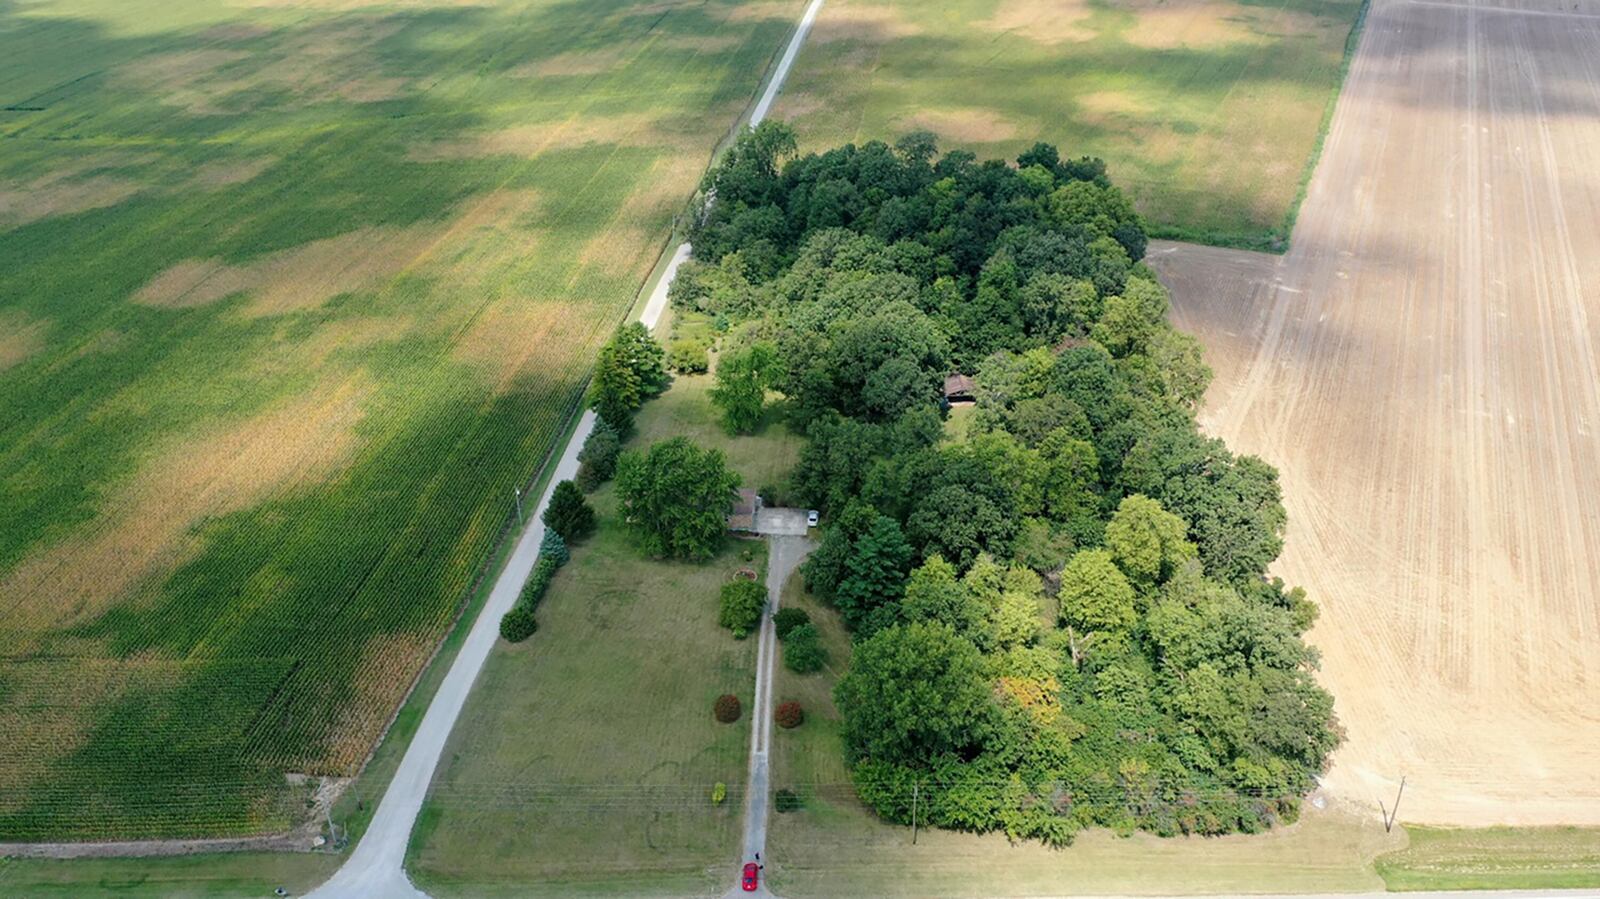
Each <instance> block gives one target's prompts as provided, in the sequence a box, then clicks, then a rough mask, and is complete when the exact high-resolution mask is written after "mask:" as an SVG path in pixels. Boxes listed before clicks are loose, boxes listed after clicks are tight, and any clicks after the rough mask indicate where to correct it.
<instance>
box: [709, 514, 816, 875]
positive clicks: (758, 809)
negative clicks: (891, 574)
mask: <svg viewBox="0 0 1600 899" xmlns="http://www.w3.org/2000/svg"><path fill="white" fill-rule="evenodd" d="M771 511H781V510H776V509H775V510H771ZM801 520H802V522H803V521H804V519H801ZM767 545H768V547H769V548H770V551H769V552H768V554H767V611H766V614H765V615H764V616H763V617H762V619H761V635H760V638H759V642H758V643H757V645H756V699H755V703H754V704H753V705H754V708H752V709H751V712H750V771H749V774H748V775H747V777H746V780H745V783H746V790H745V804H744V851H743V854H741V855H740V856H739V868H738V869H736V870H735V871H734V872H733V875H734V885H733V888H732V889H730V890H728V894H727V895H728V896H729V897H739V896H749V895H751V894H750V893H746V892H744V891H743V890H742V889H741V888H740V886H739V882H738V881H739V874H740V871H741V870H742V869H743V867H744V864H745V863H746V862H749V861H753V860H754V859H756V858H757V857H760V858H761V859H762V861H763V862H765V861H766V848H767V816H768V814H769V813H770V805H769V800H770V799H771V796H772V779H771V774H770V771H769V769H768V765H767V758H768V754H769V753H770V751H771V749H772V674H773V668H774V665H775V661H776V659H777V655H778V635H777V632H776V631H775V629H774V628H773V624H772V616H773V615H774V614H776V613H777V611H778V602H779V599H780V598H781V597H782V595H783V585H784V583H785V582H786V581H788V580H789V576H790V575H791V574H793V573H794V570H795V568H797V567H799V565H800V563H801V562H802V561H804V560H805V557H806V556H808V555H810V554H811V550H813V549H815V548H816V544H815V543H813V542H812V541H811V540H810V539H809V538H807V537H805V536H797V535H794V534H774V535H772V536H769V537H768V538H767ZM756 895H759V896H770V895H772V894H771V893H768V892H767V889H766V882H765V880H764V879H763V881H762V885H761V890H760V891H759V893H757V894H756Z"/></svg>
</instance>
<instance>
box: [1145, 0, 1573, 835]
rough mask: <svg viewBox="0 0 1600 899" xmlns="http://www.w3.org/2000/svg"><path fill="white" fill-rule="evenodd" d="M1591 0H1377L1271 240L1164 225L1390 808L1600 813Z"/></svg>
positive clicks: (1170, 276) (1358, 774)
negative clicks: (1191, 233) (1268, 479)
mask: <svg viewBox="0 0 1600 899" xmlns="http://www.w3.org/2000/svg"><path fill="white" fill-rule="evenodd" d="M1597 60H1600V3H1596V2H1595V0H1578V2H1577V4H1576V8H1575V7H1574V2H1573V0H1562V2H1552V0H1521V2H1519V0H1508V2H1505V3H1503V4H1501V5H1498V6H1470V5H1466V4H1456V3H1449V2H1432V0H1428V2H1421V0H1374V3H1373V7H1372V10H1371V13H1370V15H1369V18H1368V20H1367V25H1366V31H1365V34H1364V36H1363V38H1362V41H1361V45H1360V48H1359V50H1358V52H1357V55H1356V57H1355V61H1354V64H1353V67H1352V70H1351V73H1350V78H1349V81H1348V82H1347V84H1346V87H1345V92H1344V95H1343V96H1342V98H1341V100H1340V104H1339V109H1338V112H1337V114H1336V115H1335V118H1334V122H1333V126H1332V130H1331V132H1330V134H1329V136H1328V141H1327V145H1326V151H1325V154H1324V157H1323V160H1322V163H1321V165H1320V167H1319V168H1318V170H1317V173H1316V176H1315V178H1314V180H1313V182H1312V186H1311V190H1310V193H1309V196H1308V198H1307V201H1306V203H1305V206H1304V207H1303V209H1302V211H1301V215H1300V219H1299V225H1298V227H1297V228H1296V230H1295V233H1294V239H1293V249H1292V250H1291V252H1290V253H1289V254H1288V255H1287V256H1286V257H1283V258H1281V259H1279V258H1274V257H1266V256H1258V255H1255V254H1250V253H1239V252H1233V251H1226V250H1215V249H1208V248H1196V247H1187V246H1182V245H1173V244H1157V245H1156V246H1154V247H1152V252H1151V262H1152V264H1153V265H1155V266H1156V267H1157V269H1158V270H1159V271H1160V272H1161V273H1162V275H1163V277H1164V278H1165V279H1166V280H1167V281H1168V283H1169V284H1170V286H1171V287H1172V288H1173V292H1174V305H1175V313H1174V314H1175V318H1176V320H1177V322H1178V324H1179V325H1180V327H1182V328H1184V329H1185V330H1187V331H1190V332H1192V333H1196V334H1198V335H1199V336H1200V337H1201V338H1202V339H1203V340H1204V341H1205V343H1206V347H1207V350H1208V354H1209V357H1210V359H1211V361H1212V364H1213V365H1214V367H1215V368H1216V369H1217V375H1218V377H1217V380H1216V382H1215V384H1214V386H1213V387H1212V389H1211V392H1210V394H1209V395H1208V396H1207V402H1206V409H1205V412H1204V414H1203V415H1202V423H1203V424H1204V426H1205V427H1206V428H1207V430H1209V431H1210V432H1212V433H1215V434H1218V435H1220V436H1223V437H1225V438H1227V439H1228V441H1229V442H1230V443H1231V444H1232V445H1233V446H1234V447H1235V448H1237V449H1239V450H1243V451H1246V452H1252V453H1257V454H1259V455H1261V456H1263V457H1264V458H1266V459H1267V460H1269V461H1270V462H1272V463H1274V464H1276V465H1277V466H1279V468H1280V469H1281V470H1282V472H1283V479H1284V487H1285V494H1286V502H1287V505H1288V507H1289V516H1290V525H1289V527H1290V532H1289V538H1288V544H1287V547H1286V549H1285V552H1284V554H1283V557H1282V559H1281V560H1280V562H1279V563H1278V565H1277V567H1276V571H1277V572H1278V573H1279V574H1281V575H1283V576H1284V577H1285V578H1286V579H1288V580H1290V581H1292V582H1295V583H1299V584H1302V585H1304V586H1305V587H1306V588H1307V589H1308V590H1310V592H1311V593H1312V595H1313V597H1314V598H1315V599H1316V600H1317V601H1318V603H1319V604H1320V605H1321V607H1322V619H1321V622H1320V623H1319V624H1318V625H1317V627H1316V629H1315V630H1314V631H1313V633H1312V638H1313V642H1314V643H1315V644H1316V645H1317V646H1318V647H1319V648H1320V649H1321V650H1322V652H1323V654H1324V667H1325V681H1326V683H1327V684H1328V686H1329V687H1330V688H1331V689H1332V691H1333V693H1334V696H1335V697H1336V700H1337V708H1338V712H1339V715H1340V717H1341V718H1342V720H1343V721H1344V723H1345V725H1346V727H1347V728H1348V731H1349V740H1348V743H1347V745H1346V746H1345V748H1344V749H1343V750H1341V751H1340V753H1339V754H1338V756H1337V759H1336V763H1335V767H1334V769H1333V771H1332V772H1331V774H1330V776H1329V779H1328V785H1329V787H1330V788H1331V789H1332V791H1333V792H1335V793H1336V794H1340V795H1344V796H1347V797H1351V798H1354V799H1357V800H1362V801H1375V800H1377V799H1378V798H1380V797H1381V798H1385V799H1388V798H1389V797H1392V795H1393V792H1394V784H1395V782H1396V781H1398V780H1399V778H1400V777H1401V776H1402V775H1405V776H1406V778H1407V786H1406V794H1405V801H1404V804H1403V805H1402V807H1401V810H1400V817H1401V819H1402V820H1409V821H1424V822H1436V823H1455V824H1487V823H1493V822H1507V823H1540V824H1546V823H1574V824H1577V823H1582V824H1600V802H1597V801H1596V797H1597V796H1600V702H1597V697H1600V358H1597V357H1600V350H1597V347H1600V64H1597V62H1596V61H1597Z"/></svg>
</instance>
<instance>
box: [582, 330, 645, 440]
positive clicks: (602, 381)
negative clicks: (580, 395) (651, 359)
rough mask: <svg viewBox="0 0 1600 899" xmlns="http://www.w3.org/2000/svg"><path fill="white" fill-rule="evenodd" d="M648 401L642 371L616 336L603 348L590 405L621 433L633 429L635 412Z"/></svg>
mask: <svg viewBox="0 0 1600 899" xmlns="http://www.w3.org/2000/svg"><path fill="white" fill-rule="evenodd" d="M642 402H644V386H643V383H642V382H641V381H640V379H639V373H638V372H637V371H635V370H634V368H633V366H632V365H631V364H630V363H629V360H628V356H627V348H626V347H625V346H623V345H621V344H619V343H618V342H617V341H616V340H612V341H611V342H609V343H607V344H606V345H605V346H603V347H601V348H600V355H599V358H598V359H596V361H595V366H594V377H593V378H592V379H591V380H590V381H589V406H590V408H592V409H594V411H595V414H596V415H598V416H599V417H600V420H601V421H603V422H605V423H606V425H607V426H609V427H610V428H611V429H612V430H613V431H615V432H616V433H618V434H629V433H632V432H633V413H634V410H636V409H638V408H639V404H640V403H642Z"/></svg>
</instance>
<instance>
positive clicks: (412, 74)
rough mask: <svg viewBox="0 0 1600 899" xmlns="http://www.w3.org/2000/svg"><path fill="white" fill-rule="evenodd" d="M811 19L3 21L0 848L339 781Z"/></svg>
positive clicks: (63, 10) (342, 13) (570, 8)
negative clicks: (322, 780)
mask: <svg viewBox="0 0 1600 899" xmlns="http://www.w3.org/2000/svg"><path fill="white" fill-rule="evenodd" d="M798 7H799V2H798V0H793V2H789V3H785V4H774V5H772V10H773V11H774V15H771V16H744V15H736V13H738V12H739V11H740V10H742V9H744V7H743V6H742V5H740V4H738V3H736V2H734V0H712V2H709V3H705V2H699V0H668V2H661V3H656V4H653V5H651V6H649V7H644V6H641V5H637V4H632V3H627V2H624V0H597V2H592V3H581V4H575V3H568V2H562V0H510V2H501V3H493V4H488V3H483V4H480V3H461V2H452V0H394V2H384V0H362V2H349V0H328V2H315V3H304V2H297V3H293V4H277V3H265V2H250V3H237V4H218V3H214V2H203V0H177V2H173V0H161V2H157V0H128V2H121V3H114V4H111V3H105V2H103V0H55V2H52V3H49V4H24V5H21V6H18V5H16V4H0V101H3V102H0V106H3V107H5V110H4V112H0V521H3V522H5V526H4V527H0V697H4V699H5V701H4V702H0V730H3V732H4V733H5V734H6V735H7V740H8V744H7V748H8V750H9V751H8V752H7V753H5V758H4V760H0V842H5V841H12V840H16V841H38V840H72V839H79V840H82V839H104V838H112V837H115V838H122V839H136V838H159V837H172V836H224V835H234V834H242V833H261V832H268V831H276V830H281V829H284V828H286V827H287V826H288V825H289V824H290V823H292V822H293V821H294V819H295V818H296V816H298V815H303V814H305V805H304V802H303V799H304V796H303V792H304V790H301V789H298V788H295V787H293V786H291V785H290V784H289V783H288V782H287V779H286V777H285V775H286V774H309V775H313V776H315V775H327V776H348V775H351V774H353V773H355V771H356V770H357V769H358V768H359V767H360V766H361V764H362V763H363V760H364V759H365V758H366V756H367V753H368V751H369V750H370V749H371V748H372V746H373V743H374V741H376V740H377V739H378V737H379V735H380V734H381V733H382V731H383V729H384V727H385V726H386V723H387V721H388V720H389V717H390V715H391V714H392V713H393V712H394V710H395V707H396V704H397V703H398V701H399V700H400V698H401V696H402V695H403V694H404V693H405V691H406V689H407V688H408V686H409V685H410V684H411V683H412V681H413V679H414V678H415V676H416V674H417V672H418V669H419V668H420V666H421V665H422V663H423V660H424V659H426V658H427V656H428V654H429V653H430V652H431V651H432V649H433V647H434V646H436V645H437V644H438V641H439V640H440V638H441V637H442V636H443V635H444V634H445V632H446V630H447V629H448V628H449V627H450V625H451V623H452V622H453V620H454V616H455V614H456V612H457V610H458V608H459V607H460V606H461V603H462V601H463V599H464V597H465V596H466V594H467V592H468V588H469V587H470V585H471V584H472V582H473V579H474V576H475V574H476V572H477V571H478V570H479V568H480V566H481V565H482V564H483V563H484V561H485V559H486V558H487V556H488V555H489V553H490V550H491V548H492V547H493V546H494V544H495V541H496V539H497V537H498V536H499V534H500V533H501V531H502V528H503V526H504V525H505V524H506V522H507V521H508V519H509V518H510V517H511V516H512V515H513V503H512V497H513V493H512V491H513V488H514V487H515V486H516V485H519V484H526V483H527V481H528V480H529V478H530V477H532V476H533V474H534V472H535V469H536V468H537V467H538V465H539V464H540V462H541V460H542V458H543V456H544V454H545V453H546V451H547V450H548V449H549V448H550V447H551V445H552V444H553V442H554V441H555V440H556V438H557V437H558V435H559V432H560V430H561V426H562V424H563V421H564V418H565V415H566V413H568V412H569V411H570V410H573V409H574V408H575V407H576V406H577V404H578V402H579V390H580V387H581V385H582V383H583V380H584V377H585V375H586V372H587V371H588V369H589V367H590V365H591V363H592V360H593V352H594V349H595V348H596V346H597V345H598V343H599V342H600V341H601V340H603V339H604V338H605V336H606V335H607V333H608V332H609V331H610V329H611V328H612V326H613V325H614V324H615V323H617V322H618V321H620V320H621V319H622V317H623V315H624V313H625V311H626V310H627V309H628V308H629V307H630V306H631V304H632V303H633V300H634V299H635V296H636V293H637V290H638V288H639V286H640V284H641V282H642V280H643V279H644V277H645V276H646V274H647V273H648V272H649V271H650V269H651V267H652V265H653V263H654V261H655V259H656V257H657V254H658V252H659V250H660V249H661V243H662V241H664V240H665V237H666V235H667V232H668V230H669V227H670V223H671V221H672V216H673V215H674V213H676V212H678V211H680V210H681V209H682V208H683V206H684V203H685V202H686V201H687V199H688V197H689V195H690V194H691V192H692V191H693V190H694V188H695V186H696V184H697V182H698V180H699V176H700V173H701V171H702V170H703V168H704V165H705V162H706V160H707V159H709V157H710V153H711V150H712V148H713V145H714V144H715V143H716V141H717V140H718V139H719V138H720V137H722V136H723V135H724V134H725V133H726V132H727V130H728V129H729V127H730V126H731V125H732V124H733V123H734V119H735V117H736V116H737V115H738V113H739V111H740V110H741V109H742V108H743V107H744V106H745V105H746V104H747V103H748V102H749V100H750V97H751V95H752V94H753V93H754V90H755V88H756V86H757V84H758V82H759V80H760V78H761V76H762V72H763V69H764V67H765V66H766V64H767V63H768V61H769V60H770V59H771V58H772V54H773V51H774V50H775V49H776V48H777V47H778V46H779V45H780V44H781V42H782V41H783V40H784V38H785V36H786V35H787V33H788V30H789V27H790V25H791V23H792V21H793V13H794V10H795V9H798ZM777 13H781V15H780V14H777ZM585 58H587V59H591V60H593V59H600V58H603V59H604V60H606V65H603V66H599V65H591V66H590V67H589V69H590V71H588V72H587V74H583V75H582V76H580V77H570V76H567V75H561V74H557V73H558V72H560V71H563V70H571V69H573V68H574V67H575V66H577V67H580V68H581V66H579V64H578V63H577V62H575V61H576V60H579V59H585ZM0 892H3V889H0Z"/></svg>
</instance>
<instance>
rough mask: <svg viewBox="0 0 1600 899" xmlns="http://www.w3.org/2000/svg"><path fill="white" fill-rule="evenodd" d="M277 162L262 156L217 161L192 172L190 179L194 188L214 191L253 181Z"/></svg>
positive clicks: (272, 158)
mask: <svg viewBox="0 0 1600 899" xmlns="http://www.w3.org/2000/svg"><path fill="white" fill-rule="evenodd" d="M277 161H278V160H277V159H276V158H274V157H271V156H262V157H259V158H256V159H219V160H217V161H215V162H208V163H205V164H204V165H202V166H200V167H199V168H196V169H195V170H194V176H193V177H192V178H191V179H190V181H191V183H192V184H194V185H195V186H196V187H203V188H207V189H216V188H219V187H231V186H233V185H235V184H243V183H245V182H246V181H253V180H255V178H256V177H257V176H258V175H260V174H261V173H262V172H265V171H266V170H267V169H269V168H271V167H272V164H273V163H275V162H277Z"/></svg>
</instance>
